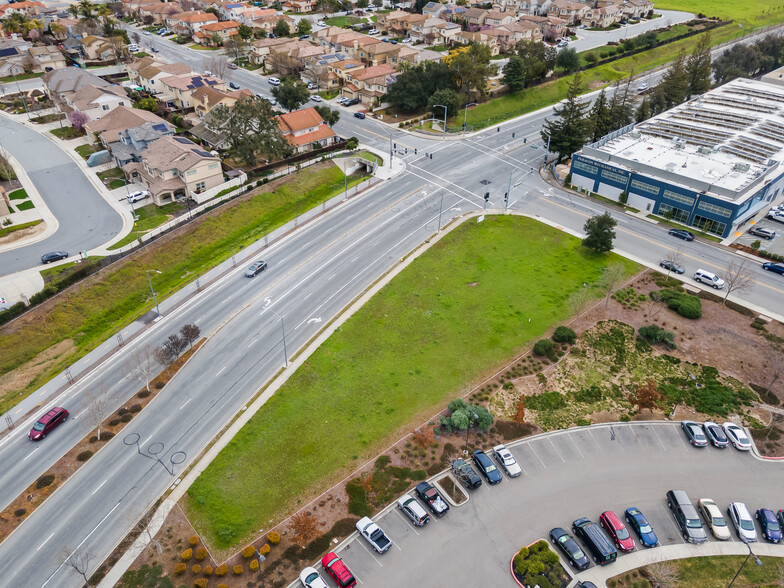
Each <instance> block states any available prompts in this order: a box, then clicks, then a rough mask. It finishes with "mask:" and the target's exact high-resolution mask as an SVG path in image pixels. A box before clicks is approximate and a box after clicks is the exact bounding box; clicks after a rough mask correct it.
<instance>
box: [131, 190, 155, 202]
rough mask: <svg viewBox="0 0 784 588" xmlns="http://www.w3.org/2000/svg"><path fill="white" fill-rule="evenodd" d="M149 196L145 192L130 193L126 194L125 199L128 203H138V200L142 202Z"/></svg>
mask: <svg viewBox="0 0 784 588" xmlns="http://www.w3.org/2000/svg"><path fill="white" fill-rule="evenodd" d="M149 195H150V193H149V192H148V191H147V190H139V191H138V192H131V193H130V194H128V195H127V196H126V197H125V199H126V200H127V201H128V202H139V200H144V199H145V198H147V197H148V196H149Z"/></svg>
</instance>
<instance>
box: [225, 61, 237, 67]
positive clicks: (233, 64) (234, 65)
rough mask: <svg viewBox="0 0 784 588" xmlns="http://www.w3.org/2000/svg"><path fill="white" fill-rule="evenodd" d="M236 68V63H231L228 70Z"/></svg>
mask: <svg viewBox="0 0 784 588" xmlns="http://www.w3.org/2000/svg"><path fill="white" fill-rule="evenodd" d="M238 67H239V66H238V65H237V64H236V63H234V62H233V61H232V62H231V63H230V64H229V65H228V68H229V69H237V68H238Z"/></svg>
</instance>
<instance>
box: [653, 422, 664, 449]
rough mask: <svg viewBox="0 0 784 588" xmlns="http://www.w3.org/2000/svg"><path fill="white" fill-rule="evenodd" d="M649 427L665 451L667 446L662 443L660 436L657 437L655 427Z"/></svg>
mask: <svg viewBox="0 0 784 588" xmlns="http://www.w3.org/2000/svg"><path fill="white" fill-rule="evenodd" d="M651 429H653V433H654V434H655V435H656V438H657V439H658V440H659V443H661V446H662V449H664V451H665V452H666V451H667V447H666V446H665V445H664V442H663V441H662V440H661V437H659V434H658V433H657V432H656V427H651Z"/></svg>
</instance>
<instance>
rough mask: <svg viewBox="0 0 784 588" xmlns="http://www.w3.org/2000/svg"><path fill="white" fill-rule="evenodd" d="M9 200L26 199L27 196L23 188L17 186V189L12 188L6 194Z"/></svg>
mask: <svg viewBox="0 0 784 588" xmlns="http://www.w3.org/2000/svg"><path fill="white" fill-rule="evenodd" d="M8 198H9V199H10V200H27V199H28V198H29V196H28V195H27V192H25V189H24V188H19V189H18V190H14V191H13V192H11V193H10V194H9V195H8Z"/></svg>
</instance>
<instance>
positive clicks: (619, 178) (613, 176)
mask: <svg viewBox="0 0 784 588" xmlns="http://www.w3.org/2000/svg"><path fill="white" fill-rule="evenodd" d="M602 177H603V178H607V179H608V180H613V181H614V182H621V183H622V184H625V183H626V180H628V179H629V178H628V177H626V176H625V175H623V174H619V173H616V172H613V171H610V170H608V169H603V170H602Z"/></svg>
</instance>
